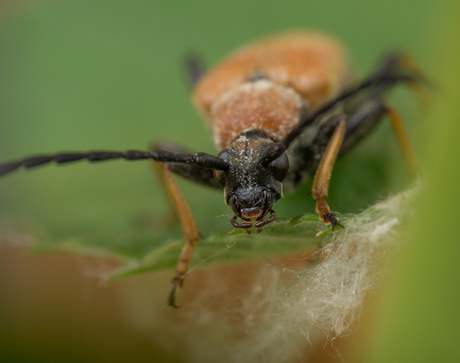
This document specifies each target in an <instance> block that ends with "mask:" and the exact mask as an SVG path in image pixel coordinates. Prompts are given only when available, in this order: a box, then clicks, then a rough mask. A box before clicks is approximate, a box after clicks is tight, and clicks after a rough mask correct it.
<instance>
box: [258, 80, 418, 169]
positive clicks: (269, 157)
mask: <svg viewBox="0 0 460 363" xmlns="http://www.w3.org/2000/svg"><path fill="white" fill-rule="evenodd" d="M382 73H384V72H379V73H377V74H375V75H372V76H371V77H369V78H367V79H365V80H364V81H363V82H361V83H360V84H358V85H357V86H354V87H351V88H349V89H347V90H345V91H343V92H341V93H339V94H338V95H337V96H336V97H334V98H333V99H332V100H330V101H329V102H327V103H325V104H324V105H323V106H321V107H319V108H317V109H316V110H315V111H313V112H308V111H307V109H306V108H305V107H304V108H302V111H301V114H300V121H299V124H298V125H297V126H296V127H294V128H293V129H292V130H291V131H290V132H289V133H288V134H287V136H286V137H285V138H284V140H282V141H280V142H277V143H274V144H272V145H271V146H270V147H269V148H267V150H266V151H265V153H264V155H263V156H262V157H261V163H262V165H264V166H266V165H268V164H270V163H271V162H272V161H273V160H275V159H277V158H279V157H280V156H281V155H282V154H283V153H284V152H285V151H286V150H287V149H288V148H289V146H290V145H291V143H292V142H293V141H294V140H295V139H296V138H297V137H299V136H300V135H301V134H302V132H303V131H304V129H305V128H306V127H308V126H310V125H311V124H313V123H314V122H315V121H316V120H317V118H318V117H320V116H323V115H324V114H325V113H327V112H329V111H330V110H332V109H333V108H334V107H335V106H336V105H337V104H338V103H340V102H342V101H345V100H347V99H349V98H351V97H353V96H355V95H356V94H357V93H359V92H361V91H362V90H364V89H366V88H369V87H372V86H374V85H375V84H377V83H379V82H388V83H396V82H398V81H404V82H407V83H410V82H419V81H420V79H418V77H416V76H414V75H411V74H399V75H388V74H382Z"/></svg>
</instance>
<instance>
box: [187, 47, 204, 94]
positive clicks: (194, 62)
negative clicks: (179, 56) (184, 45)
mask: <svg viewBox="0 0 460 363" xmlns="http://www.w3.org/2000/svg"><path fill="white" fill-rule="evenodd" d="M184 63H185V71H186V76H187V83H188V85H189V87H190V90H193V88H194V87H195V85H196V84H197V83H198V81H199V80H200V79H201V78H202V77H203V74H204V73H205V71H206V70H205V66H204V62H203V60H202V59H201V57H199V56H198V55H196V54H189V55H187V57H186V58H185V62H184Z"/></svg>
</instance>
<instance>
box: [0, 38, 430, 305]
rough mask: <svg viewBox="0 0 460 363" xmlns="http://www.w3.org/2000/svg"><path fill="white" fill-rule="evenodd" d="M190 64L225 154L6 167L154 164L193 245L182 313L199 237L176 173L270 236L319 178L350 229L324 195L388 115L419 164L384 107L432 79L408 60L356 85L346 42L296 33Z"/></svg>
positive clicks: (70, 157)
mask: <svg viewBox="0 0 460 363" xmlns="http://www.w3.org/2000/svg"><path fill="white" fill-rule="evenodd" d="M186 63H187V73H188V77H189V80H190V83H191V85H192V87H193V89H194V91H193V102H194V103H195V105H196V106H197V108H198V110H199V112H200V113H201V114H202V115H203V116H204V118H205V120H206V124H207V125H208V127H209V128H210V129H211V132H212V136H213V137H214V142H215V145H216V147H217V149H218V150H219V154H218V155H217V156H213V155H210V154H206V153H195V154H190V153H188V152H185V149H184V148H182V147H178V146H175V145H172V144H156V145H155V146H154V147H153V148H152V150H150V151H137V150H128V151H123V152H118V151H91V152H83V153H82V152H64V153H57V154H54V155H39V156H31V157H26V158H23V159H20V160H18V161H12V162H6V163H3V164H0V176H4V175H7V174H9V173H11V172H12V171H14V170H16V169H19V168H20V167H24V168H34V167H36V166H39V165H43V164H47V163H49V162H52V161H54V162H56V163H58V164H66V163H70V162H74V161H78V160H83V159H87V160H89V161H90V162H99V161H106V160H114V159H126V160H129V161H133V160H147V159H148V160H152V161H153V164H154V167H155V168H154V169H155V170H156V172H157V173H158V175H159V176H160V180H161V181H162V183H163V184H164V186H165V187H166V189H167V190H168V192H169V194H170V196H171V203H172V205H173V207H174V209H175V210H176V214H177V217H178V219H179V221H180V224H181V226H182V230H183V233H184V239H185V242H186V244H185V246H184V248H183V250H182V252H181V253H180V256H179V259H178V263H177V268H176V275H175V276H174V278H173V281H172V283H173V286H172V290H171V293H170V295H169V299H168V303H169V305H171V306H173V307H176V303H175V295H176V292H177V291H178V289H179V288H180V287H181V286H182V284H183V280H184V275H185V274H186V272H187V270H188V265H189V262H190V261H191V258H192V254H193V249H194V246H195V245H196V243H197V241H198V239H199V233H198V229H197V226H196V223H195V220H194V217H193V215H192V213H191V211H190V208H189V206H188V204H187V202H186V201H185V199H184V197H183V196H182V194H181V192H180V190H179V189H178V187H177V184H176V183H175V181H174V179H173V177H172V173H175V174H177V175H180V176H182V177H185V178H187V179H189V180H193V181H195V182H198V183H201V184H203V185H206V186H209V187H213V188H220V189H222V190H223V192H224V196H225V202H226V203H227V204H228V205H229V206H230V207H231V209H232V210H233V212H234V216H233V218H231V220H230V223H231V224H232V226H233V227H235V228H242V229H244V230H245V231H246V232H247V233H251V230H252V229H253V228H255V229H256V230H257V232H261V231H262V229H263V227H264V226H265V225H267V224H268V223H271V222H272V221H273V220H274V219H275V217H276V213H275V211H274V210H273V206H274V204H275V202H276V201H277V200H278V199H280V198H281V197H282V196H283V192H284V191H292V190H294V189H295V188H296V187H297V186H299V185H300V184H302V183H304V182H305V181H306V180H307V179H308V178H310V177H312V176H314V181H313V187H312V197H313V198H314V199H315V200H316V212H317V213H318V216H319V218H320V219H321V220H323V221H324V223H325V224H331V225H332V229H333V230H334V228H335V227H338V226H340V227H342V228H343V227H344V226H343V225H342V224H340V222H339V219H338V217H337V216H336V215H335V214H333V213H332V212H331V210H330V208H329V206H328V204H327V202H326V199H325V198H326V197H327V194H328V186H329V180H330V178H331V173H332V169H333V166H334V163H335V160H336V158H337V157H338V156H340V155H343V154H344V153H346V152H347V151H348V150H350V149H351V148H352V147H354V146H355V145H356V144H357V143H358V142H359V141H360V140H361V139H363V138H364V137H365V136H366V135H368V134H369V133H370V132H371V131H372V130H373V129H374V127H375V126H376V125H377V123H378V122H379V120H380V119H382V118H383V116H385V115H387V116H388V117H389V119H390V120H391V122H392V124H393V126H394V129H395V132H396V136H397V139H398V141H399V143H400V145H401V147H402V150H403V154H404V156H405V158H406V160H407V162H408V164H409V165H410V166H411V167H412V168H414V169H415V168H416V159H415V156H414V153H413V152H412V149H411V147H410V144H409V141H408V137H407V135H406V133H405V131H404V128H403V125H402V122H401V120H400V118H399V116H398V114H397V112H396V111H395V110H394V109H392V108H391V107H390V106H389V105H387V104H386V103H385V101H384V96H385V93H386V91H388V90H389V89H391V88H392V87H394V86H395V85H397V84H398V83H405V84H407V85H409V86H411V87H413V88H415V89H416V90H420V84H421V83H423V82H424V77H423V76H422V74H421V72H420V71H419V70H418V69H417V68H416V67H415V66H414V64H413V63H412V62H411V61H410V59H409V58H408V57H407V56H405V55H402V54H391V55H389V56H387V57H386V58H385V59H384V61H383V62H382V64H381V65H380V67H379V68H378V69H377V70H376V71H375V72H374V73H373V74H371V75H370V76H369V77H367V78H365V79H364V80H362V81H361V82H358V83H354V77H353V72H352V66H351V64H350V61H349V59H348V56H347V53H346V51H345V49H344V48H343V46H342V45H341V44H340V42H338V41H337V40H335V39H333V38H332V37H330V36H327V35H324V34H320V33H315V32H295V33H287V34H282V35H279V36H276V37H271V38H266V39H262V40H259V41H256V42H254V43H253V44H250V45H249V46H246V47H243V48H242V49H240V50H238V51H236V52H234V53H233V54H231V55H230V56H229V57H228V58H226V59H225V60H223V61H222V62H221V63H220V64H219V65H217V66H216V67H215V68H214V69H213V70H211V71H210V72H208V73H207V74H204V72H203V66H202V64H201V62H200V61H199V59H198V58H196V57H190V58H189V59H188V61H187V62H186ZM238 219H239V221H238Z"/></svg>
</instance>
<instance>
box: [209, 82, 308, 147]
mask: <svg viewBox="0 0 460 363" xmlns="http://www.w3.org/2000/svg"><path fill="white" fill-rule="evenodd" d="M301 106H302V98H301V97H300V95H299V94H298V93H297V92H296V91H294V90H293V89H292V88H290V87H284V86H281V85H279V84H276V83H274V82H272V81H270V80H267V79H261V80H257V81H255V82H247V83H243V84H240V85H237V86H235V87H234V88H231V89H230V90H228V91H227V92H224V93H223V94H222V95H221V96H220V97H219V98H218V100H217V101H215V102H214V104H213V105H212V107H211V114H210V116H211V119H212V130H213V134H214V142H215V143H216V146H217V147H218V148H219V149H225V148H227V147H229V145H230V143H232V142H233V141H234V140H235V139H236V138H237V137H238V135H240V134H241V133H243V132H244V131H246V130H251V129H252V130H263V131H264V132H265V133H266V134H267V135H268V136H270V137H271V138H272V139H274V140H280V139H282V138H284V137H285V136H286V135H287V133H288V132H289V130H291V129H292V128H293V127H294V126H295V125H296V124H297V123H298V122H299V114H300V109H301Z"/></svg>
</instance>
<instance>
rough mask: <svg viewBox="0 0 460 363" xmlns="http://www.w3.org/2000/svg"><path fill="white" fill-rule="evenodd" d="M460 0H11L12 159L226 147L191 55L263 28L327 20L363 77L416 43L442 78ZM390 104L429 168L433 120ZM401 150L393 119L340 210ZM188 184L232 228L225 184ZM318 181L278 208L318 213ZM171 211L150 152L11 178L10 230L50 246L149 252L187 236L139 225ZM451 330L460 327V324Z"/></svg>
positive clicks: (4, 93)
mask: <svg viewBox="0 0 460 363" xmlns="http://www.w3.org/2000/svg"><path fill="white" fill-rule="evenodd" d="M448 3H449V2H448V1H434V0H418V1H415V0H410V1H396V0H387V1H362V0H351V1H339V0H336V1H311V0H310V1H306V0H305V1H293V0H287V1H276V2H275V1H252V2H248V1H243V0H236V1H231V2H217V1H193V2H166V1H147V0H145V1H132V2H127V1H118V0H111V1H108V0H105V1H103V0H91V1H89V0H80V1H66V2H59V1H44V0H42V1H22V2H20V3H13V2H12V3H7V2H5V5H2V8H0V9H1V11H2V13H1V15H0V161H6V160H10V159H15V158H19V157H22V156H24V155H29V154H36V153H48V152H50V153H52V152H56V151H84V150H91V149H107V150H127V149H146V148H147V147H148V146H149V145H150V143H151V142H152V141H154V140H171V141H175V142H177V143H178V144H182V145H186V146H188V147H190V148H191V149H192V150H196V151H204V152H209V153H215V149H214V146H213V143H212V141H211V138H210V137H209V132H208V131H207V130H206V129H205V127H204V125H203V122H202V120H200V117H199V115H198V114H197V113H196V112H195V110H194V109H193V106H192V105H191V103H190V100H189V91H188V89H187V86H186V83H185V77H184V74H183V69H182V59H183V57H184V55H185V54H187V52H190V51H194V52H199V53H200V54H201V55H202V56H203V58H204V59H205V61H206V63H207V64H208V65H209V66H211V65H212V64H214V63H216V62H217V61H219V60H220V59H221V58H222V57H224V56H225V55H226V54H228V53H229V52H230V51H232V50H234V49H235V48H237V47H239V46H241V45H243V44H245V43H247V42H248V41H251V40H253V39H254V38H257V37H260V36H265V35H267V34H270V33H278V32H281V31H285V30H289V29H298V28H302V29H305V28H311V29H318V30H322V31H325V32H327V33H330V34H333V35H335V36H336V37H338V38H340V39H341V40H342V41H343V43H344V44H345V45H346V46H347V47H348V49H349V52H350V55H351V57H352V59H353V60H354V64H355V66H356V70H357V74H358V75H359V76H363V75H366V74H368V73H369V72H371V71H372V70H373V69H374V68H375V66H376V64H378V60H379V59H381V57H382V55H384V54H385V53H386V52H388V51H391V50H395V49H402V50H405V51H407V52H409V53H410V54H412V55H413V57H414V58H415V59H416V60H417V63H418V64H419V65H420V68H422V69H424V70H426V73H427V74H428V75H435V76H436V75H437V74H438V70H439V67H441V66H440V64H441V63H440V61H441V59H438V58H439V57H440V56H439V54H440V52H439V47H440V46H439V44H438V43H440V42H441V40H442V42H441V43H442V44H443V46H444V47H449V46H450V44H452V45H453V46H455V47H458V44H457V43H456V41H455V42H454V39H456V38H455V37H454V34H455V33H450V32H449V31H447V30H445V28H443V27H441V25H442V24H443V23H444V22H445V21H448V20H445V19H447V18H446V16H445V14H447V13H449V12H450V11H449V10H447V8H446V5H447V4H448ZM450 21H451V22H454V21H455V20H452V19H450ZM458 34H459V33H457V35H458ZM451 41H452V43H451ZM437 44H438V48H436V45H437ZM447 54H448V52H447ZM443 57H447V56H446V55H443ZM390 103H391V104H392V105H394V106H395V107H396V108H397V109H398V110H400V112H401V114H402V116H403V118H404V120H405V123H406V125H407V128H408V132H409V134H410V135H411V138H412V139H414V144H415V146H416V150H417V153H418V154H419V155H420V159H421V160H422V164H424V160H425V157H426V154H427V150H429V149H428V148H426V145H427V143H428V142H429V141H430V139H429V137H430V136H431V135H432V130H433V129H432V128H430V127H433V126H432V125H433V123H432V120H433V118H431V124H429V122H430V119H427V117H426V115H425V110H424V109H423V108H420V105H419V104H418V103H417V100H416V98H415V97H413V95H411V94H410V92H408V91H407V90H404V89H402V90H400V89H398V90H395V92H394V93H393V94H392V95H391V97H390ZM438 121H439V120H438ZM441 121H442V120H441ZM441 121H439V122H441ZM430 125H431V126H430ZM400 159H401V157H400V153H399V150H398V147H397V144H396V142H395V140H394V137H393V135H392V134H391V130H390V127H389V125H388V124H387V123H382V125H381V127H379V130H377V132H376V133H374V134H373V135H372V136H371V137H370V138H368V139H367V140H366V141H365V142H364V143H363V144H362V145H360V146H359V147H358V148H356V149H355V150H354V151H353V152H351V153H350V154H349V155H347V156H346V157H344V158H343V160H341V161H340V162H339V163H338V165H337V167H336V169H335V170H334V176H333V178H332V183H331V190H330V193H329V194H330V203H331V205H332V206H333V207H332V208H333V209H335V210H338V211H340V212H343V213H347V212H357V211H359V210H360V209H362V208H364V207H365V206H367V205H368V204H370V203H372V202H374V201H375V200H376V199H378V198H381V197H383V196H385V195H388V194H389V193H394V192H397V191H398V190H400V189H401V188H402V187H403V185H404V184H405V176H406V172H405V168H404V164H403V163H402V161H401V160H400ZM455 180H458V179H455ZM179 184H180V186H181V187H182V188H183V191H184V194H185V195H186V197H187V199H188V201H189V203H190V205H191V208H192V210H193V211H194V212H195V215H196V218H197V222H198V225H199V228H200V231H202V233H204V234H205V235H210V234H215V233H219V234H222V233H226V232H227V231H229V230H230V224H229V222H228V220H229V218H230V217H231V215H230V209H228V207H227V206H225V205H224V203H223V197H222V194H221V193H219V192H216V191H213V190H207V189H205V188H203V187H201V186H197V185H192V184H190V183H187V182H182V181H180V182H179ZM308 189H309V186H308V185H306V186H305V187H304V188H302V189H301V190H299V191H298V192H297V193H296V194H294V195H291V196H287V197H286V198H285V199H284V200H282V201H280V202H279V203H277V209H276V211H277V213H278V215H279V216H282V217H293V216H295V215H297V214H299V213H302V212H305V211H311V212H313V211H314V204H313V202H312V201H311V198H309V197H308V191H309V190H308ZM433 208H435V206H433ZM165 211H166V204H165V201H164V199H163V197H162V193H161V189H160V188H159V187H158V184H157V183H156V181H155V180H154V177H153V176H152V173H151V170H150V165H148V163H147V162H133V163H126V162H123V161H114V162H109V163H104V164H98V165H89V164H87V163H85V162H82V163H77V164H75V165H72V166H64V167H55V166H48V167H44V168H42V169H40V170H35V171H33V172H25V171H19V172H17V173H15V174H12V175H11V176H8V177H7V178H5V179H2V180H1V185H0V222H1V223H2V224H1V226H2V228H3V230H4V231H8V232H9V231H11V230H15V231H20V232H23V231H32V233H33V234H34V235H36V236H38V237H39V241H40V242H41V243H42V245H43V246H48V245H52V244H54V243H58V242H61V241H63V240H69V239H72V238H78V239H79V240H82V241H85V243H87V244H88V245H91V246H105V247H107V246H108V247H109V249H110V250H112V251H113V252H116V253H120V254H124V255H127V256H142V255H143V254H145V253H147V252H148V251H149V250H150V248H151V246H149V244H148V243H146V241H148V238H147V239H146V238H145V236H148V237H149V238H156V239H159V240H167V239H169V238H177V237H178V236H180V230H179V229H178V228H175V229H173V230H171V231H165V232H155V231H152V230H149V229H146V228H141V227H139V224H140V223H141V221H142V220H144V219H145V218H147V219H148V218H153V217H155V216H157V217H158V216H160V215H161V214H162V213H164V212H165ZM0 233H1V232H0ZM0 253H1V251H0ZM453 273H458V270H455V272H453ZM0 294H1V291H0ZM0 299H1V297H0ZM0 307H1V304H0ZM0 317H1V315H0ZM0 329H1V328H0ZM414 330H416V328H415V327H414ZM3 333H4V334H5V333H6V334H7V332H5V331H3ZM451 334H455V335H457V336H458V333H457V332H456V331H452V332H451ZM25 346H27V344H26V345H25ZM401 349H404V348H401ZM7 351H8V350H7ZM8 352H9V353H11V354H12V355H11V357H14V356H15V355H14V354H15V352H14V351H13V352H11V351H8ZM88 354H89V353H88ZM439 354H440V355H439V357H441V354H442V352H440V353H439ZM9 357H10V356H9ZM94 357H95V355H94V356H91V355H90V354H89V355H86V356H84V357H83V358H81V357H80V358H81V359H85V360H88V361H89V360H91V359H95V358H94ZM11 359H12V358H11ZM440 359H441V358H440ZM459 359H460V357H459ZM405 361H408V360H405Z"/></svg>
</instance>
